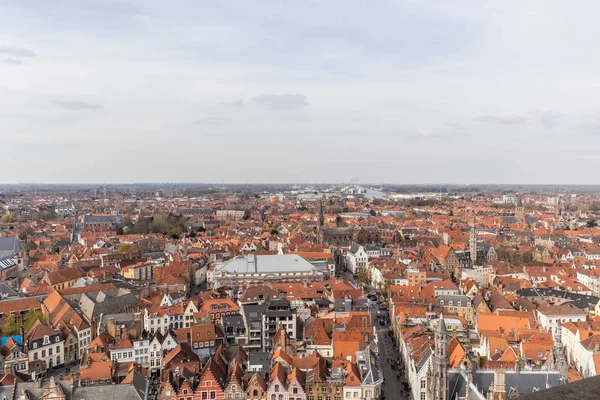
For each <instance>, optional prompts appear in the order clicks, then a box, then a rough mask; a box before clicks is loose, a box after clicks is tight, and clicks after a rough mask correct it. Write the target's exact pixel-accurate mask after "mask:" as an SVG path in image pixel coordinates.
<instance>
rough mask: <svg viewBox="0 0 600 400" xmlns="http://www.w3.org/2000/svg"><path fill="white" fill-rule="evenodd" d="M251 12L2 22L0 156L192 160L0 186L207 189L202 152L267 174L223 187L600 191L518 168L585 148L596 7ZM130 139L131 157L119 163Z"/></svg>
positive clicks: (133, 2) (183, 11) (128, 4)
mask: <svg viewBox="0 0 600 400" xmlns="http://www.w3.org/2000/svg"><path fill="white" fill-rule="evenodd" d="M257 1H258V3H256V2H246V3H243V2H242V3H239V2H238V3H236V6H232V5H229V4H228V3H226V2H212V3H210V2H209V3H206V2H190V3H187V4H186V5H185V6H184V5H183V4H182V3H177V2H175V4H173V3H172V2H161V1H141V0H127V1H123V2H108V3H102V4H99V5H98V6H97V7H94V8H90V7H80V6H79V5H78V3H77V2H75V1H74V0H71V2H69V1H68V2H66V3H65V2H60V3H58V4H56V5H55V4H53V5H52V7H50V6H47V5H44V4H41V5H39V6H38V7H35V8H2V9H1V10H0V11H1V13H2V15H3V24H2V25H0V53H1V56H0V76H1V77H2V78H1V79H0V124H1V125H2V127H3V129H8V130H10V131H11V132H15V133H16V135H13V138H12V139H11V146H13V145H14V146H17V145H18V143H19V141H20V142H21V143H24V144H27V143H35V142H36V141H38V142H43V140H44V139H45V138H47V137H56V138H59V140H62V141H65V142H68V141H69V140H72V139H74V138H77V137H81V136H82V135H85V137H86V138H89V139H90V140H92V141H93V142H96V143H99V144H98V145H97V149H98V151H100V150H102V146H104V143H107V141H108V140H112V139H114V140H115V141H116V142H118V143H120V144H121V145H122V146H123V149H122V152H123V156H124V157H125V156H126V157H127V159H128V160H130V162H131V165H134V166H135V165H136V163H138V162H139V163H144V162H145V160H146V159H147V157H148V156H150V157H152V156H154V157H160V155H161V154H164V150H165V138H168V139H169V143H170V144H171V145H172V146H178V147H177V148H178V149H179V150H178V151H179V152H180V155H181V158H182V159H185V160H186V162H189V163H190V164H189V167H190V168H188V169H182V170H183V172H178V173H177V175H176V176H173V175H169V173H170V172H169V171H163V170H162V169H161V167H159V166H150V167H148V168H132V169H131V171H126V172H123V170H122V168H119V167H118V166H116V165H115V166H114V167H113V166H111V165H108V166H106V168H102V169H98V168H95V167H94V166H93V163H92V161H93V157H90V156H89V152H88V153H86V154H87V156H86V157H84V156H80V155H78V154H79V153H77V152H73V153H74V154H73V156H72V158H65V159H64V160H63V159H62V158H61V159H58V160H56V161H55V163H56V167H57V168H63V170H64V174H54V173H51V172H50V171H48V173H47V175H44V174H45V173H46V169H45V168H44V166H43V160H42V159H40V161H36V160H33V161H31V163H30V164H28V165H27V166H24V167H23V168H19V171H17V173H16V174H14V175H13V176H11V177H10V179H14V180H15V181H31V180H40V179H41V180H47V181H52V180H57V179H64V180H65V181H71V182H73V181H87V180H94V181H99V182H104V181H106V180H107V179H110V178H107V177H110V176H120V177H122V179H124V180H130V181H156V180H189V181H197V180H207V181H210V180H215V179H217V178H216V177H215V176H214V174H215V173H216V172H214V171H213V170H211V169H210V168H206V171H205V172H203V175H202V176H201V177H199V176H198V174H197V171H198V170H199V169H201V168H202V166H203V165H195V164H193V162H198V163H202V162H204V163H206V165H208V166H210V165H215V164H216V163H219V162H220V161H221V159H222V157H223V153H222V152H221V151H212V152H209V154H206V155H205V156H203V159H202V161H198V158H197V157H196V154H197V151H198V149H199V148H211V149H226V152H227V155H228V156H233V157H238V158H239V159H240V160H241V159H243V160H246V161H247V162H248V163H249V164H252V165H256V164H257V163H259V162H260V163H265V165H267V166H269V168H265V169H264V170H258V171H256V170H250V169H240V168H238V167H237V166H235V165H222V167H221V168H219V172H218V174H219V175H220V177H223V178H224V179H225V180H238V181H248V180H250V181H252V180H258V181H264V182H268V181H286V180H289V179H290V178H292V177H293V178H294V180H296V181H302V180H304V181H325V180H333V181H339V180H343V179H344V178H347V177H348V176H349V174H354V175H360V176H361V178H362V180H363V181H369V180H373V181H378V182H379V181H382V180H386V181H390V182H406V183H411V182H431V181H437V182H440V181H441V182H443V181H446V182H457V181H459V180H460V181H461V182H462V183H469V182H484V181H485V182H505V183H507V182H508V183H510V182H517V183H519V182H526V181H527V182H531V183H535V182H540V181H543V182H547V177H548V176H552V177H553V179H555V180H556V181H557V182H571V181H572V180H573V179H577V180H579V181H580V183H598V182H596V181H597V179H598V178H597V177H596V176H595V174H594V173H593V171H574V170H571V168H570V167H567V168H565V167H564V165H559V163H556V162H553V161H552V158H551V157H541V158H539V159H533V161H535V163H536V166H538V167H539V168H536V169H535V170H534V171H531V173H530V174H527V175H524V174H522V170H523V169H524V168H527V166H528V165H529V164H528V163H531V162H532V158H531V149H532V148H536V149H539V148H540V143H543V149H544V152H545V153H552V154H559V153H561V152H563V151H564V152H568V154H573V155H574V157H575V158H576V157H577V155H578V154H581V153H584V155H585V154H588V155H590V154H592V155H593V154H595V152H598V150H600V133H599V132H600V128H599V126H600V125H599V124H598V123H597V122H596V116H597V110H598V109H600V98H599V97H598V96H597V94H596V90H595V87H597V85H599V84H600V54H597V53H596V52H593V51H589V49H591V48H595V47H596V43H595V37H597V36H598V34H600V26H599V25H598V24H596V23H595V21H594V18H595V15H596V14H597V12H598V11H600V3H597V2H593V1H591V0H584V2H583V3H581V4H579V7H572V6H570V5H569V4H566V3H561V2H554V1H551V2H547V1H542V0H532V1H531V2H527V3H526V4H523V3H522V2H521V3H518V2H495V1H488V0H484V1H483V2H479V3H477V4H476V5H473V3H472V2H470V1H466V0H457V1H455V2H452V4H449V3H445V2H439V1H431V2H414V1H408V0H406V1H401V0H395V1H392V2H375V3H364V2H357V1H350V2H347V3H345V4H344V7H343V8H340V7H339V4H337V3H336V2H313V3H311V4H306V3H304V2H291V3H290V2H280V3H269V4H268V7H267V3H265V2H264V1H263V0H257ZM98 13H101V14H102V17H103V18H98V15H97V14H98ZM149 23H151V25H148V24H149ZM67 27H68V29H67ZM150 28H151V29H150ZM32 49H33V50H35V52H34V51H33V50H32ZM33 56H35V58H32V57H33ZM28 58H29V60H28ZM2 60H15V61H14V62H11V61H9V62H8V63H7V62H2ZM30 61H33V62H30ZM17 62H22V63H23V65H22V66H21V67H15V65H17ZM94 111H95V112H94ZM448 121H450V122H448ZM590 121H591V122H590ZM194 122H195V123H194ZM199 131H201V132H202V134H201V135H200V134H199V133H198V132H199ZM540 137H543V138H544V141H543V142H540ZM25 138H26V139H25ZM232 138H235V140H232ZM440 138H441V139H440ZM142 139H143V143H144V154H141V153H140V154H138V153H135V152H131V151H130V149H131V148H135V147H134V146H136V143H137V144H139V143H140V141H141V140H142ZM407 139H408V140H407ZM507 139H514V140H507ZM515 140H518V146H515V145H514V143H515ZM407 142H408V143H407ZM315 143H318V145H315ZM365 143H368V144H369V147H368V150H369V151H367V152H365V151H363V150H364V149H365V148H366V145H365ZM425 144H426V145H425ZM15 148H16V147H15ZM278 154H286V157H280V158H278V156H277V155H278ZM22 156H23V155H22V153H19V152H13V153H10V154H9V155H8V157H13V159H12V161H14V162H18V161H19V160H20V159H21V158H22ZM582 157H583V156H582ZM330 158H331V159H336V160H337V164H336V163H334V162H329V161H328V162H324V161H323V160H324V159H330ZM99 159H100V158H99ZM346 159H351V160H357V159H358V160H360V162H349V161H347V160H346ZM188 160H190V161H188ZM192 160H195V161H192ZM582 160H583V159H582ZM8 161H11V160H8ZM422 162H424V163H425V164H426V165H427V168H420V169H419V170H418V171H415V172H414V173H411V174H404V175H402V174H401V175H399V174H397V173H396V172H397V171H399V170H403V169H405V168H409V167H411V166H413V165H415V163H422ZM73 163H75V164H78V165H80V167H79V168H71V167H70V166H71V165H72V164H73ZM63 164H64V165H63ZM382 164H385V165H386V168H385V171H382V168H381V167H380V165H382ZM220 165H221V164H220ZM273 165H277V168H272V166H273ZM298 166H300V168H298ZM309 166H310V167H309ZM313 166H315V167H314V168H313ZM316 166H318V167H316ZM86 168H89V169H86ZM573 168H575V167H573ZM394 171H396V172H394ZM575 172H577V173H575ZM574 177H576V178H574Z"/></svg>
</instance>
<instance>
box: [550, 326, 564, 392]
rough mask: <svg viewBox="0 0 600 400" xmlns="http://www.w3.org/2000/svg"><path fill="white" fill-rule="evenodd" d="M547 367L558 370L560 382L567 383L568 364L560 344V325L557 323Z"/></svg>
mask: <svg viewBox="0 0 600 400" xmlns="http://www.w3.org/2000/svg"><path fill="white" fill-rule="evenodd" d="M546 364H547V365H546V366H547V367H548V369H550V370H553V371H558V372H560V380H561V383H567V381H568V378H569V376H568V374H569V364H568V362H567V358H566V357H565V353H564V352H563V345H562V326H561V325H560V324H559V325H558V326H557V327H556V333H555V335H554V347H553V348H552V351H551V352H550V357H548V361H547V362H546Z"/></svg>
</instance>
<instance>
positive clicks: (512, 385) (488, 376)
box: [448, 370, 561, 400]
mask: <svg viewBox="0 0 600 400" xmlns="http://www.w3.org/2000/svg"><path fill="white" fill-rule="evenodd" d="M466 380H467V375H466V373H465V371H462V370H450V371H448V398H449V399H454V398H456V395H457V394H458V396H459V397H464V396H465V388H466ZM493 382H494V371H493V370H478V371H475V372H473V374H472V385H471V390H470V392H471V396H470V399H469V400H476V399H479V397H478V396H477V395H476V393H474V392H475V391H479V393H481V394H482V395H483V396H484V397H487V392H488V391H489V389H490V386H491V385H492V383H493ZM505 383H506V395H507V398H509V397H510V396H511V394H512V393H514V391H517V392H518V393H519V394H528V393H533V392H535V391H538V390H544V389H546V386H547V385H548V386H549V387H555V386H558V385H560V373H559V372H556V371H520V372H519V373H517V372H514V371H507V372H506V375H505ZM540 398H544V399H547V398H555V397H540ZM556 398H561V397H556Z"/></svg>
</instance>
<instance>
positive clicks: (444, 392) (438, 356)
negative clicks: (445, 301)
mask: <svg viewBox="0 0 600 400" xmlns="http://www.w3.org/2000/svg"><path fill="white" fill-rule="evenodd" d="M428 389H429V396H428V397H429V399H430V400H448V330H446V322H445V321H444V316H443V315H440V319H439V321H438V325H437V328H436V330H435V346H434V353H433V374H432V376H431V382H429V385H428Z"/></svg>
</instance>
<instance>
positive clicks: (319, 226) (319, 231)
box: [317, 199, 325, 244]
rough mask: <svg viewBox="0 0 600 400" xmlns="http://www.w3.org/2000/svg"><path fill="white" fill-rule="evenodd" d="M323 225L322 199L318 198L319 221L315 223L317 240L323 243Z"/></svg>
mask: <svg viewBox="0 0 600 400" xmlns="http://www.w3.org/2000/svg"><path fill="white" fill-rule="evenodd" d="M324 226H325V215H324V214H323V199H321V200H319V222H318V224H317V242H318V243H319V244H323V227H324Z"/></svg>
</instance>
